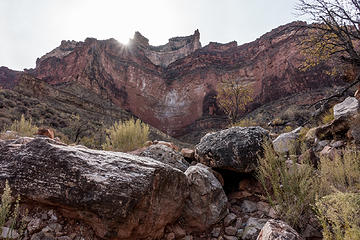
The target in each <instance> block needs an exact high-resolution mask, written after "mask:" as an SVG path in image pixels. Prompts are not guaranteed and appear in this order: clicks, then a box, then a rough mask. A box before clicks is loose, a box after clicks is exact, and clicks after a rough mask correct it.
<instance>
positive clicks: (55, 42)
mask: <svg viewBox="0 0 360 240" xmlns="http://www.w3.org/2000/svg"><path fill="white" fill-rule="evenodd" d="M296 3H297V0H272V1H270V0H97V1H95V0H0V33H1V35H0V66H7V67H9V68H11V69H14V70H22V69H24V68H33V67H35V61H36V58H37V57H41V56H42V55H44V54H45V53H47V52H49V51H51V50H52V49H54V48H55V47H57V46H59V45H60V42H61V40H77V41H83V40H84V39H85V38H87V37H95V38H97V39H108V38H115V39H117V40H118V41H119V42H121V43H127V42H128V40H129V38H132V37H133V35H134V32H135V31H140V32H141V33H142V34H143V35H144V36H145V37H147V38H148V39H149V40H150V44H151V45H161V44H164V43H166V42H167V40H168V39H169V38H171V37H175V36H186V35H190V34H192V33H193V32H194V30H195V29H199V31H200V41H201V43H202V45H203V46H205V45H206V44H208V43H209V42H210V41H212V42H221V43H226V42H230V41H233V40H236V41H237V42H238V44H241V43H246V42H250V41H253V40H255V39H256V38H258V37H260V36H261V35H262V34H264V33H266V32H268V31H270V30H271V29H273V28H275V27H277V26H279V25H282V24H286V23H288V22H291V21H294V20H296V18H297V17H296V15H295V10H294V7H295V5H296Z"/></svg>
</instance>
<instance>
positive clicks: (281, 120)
mask: <svg viewBox="0 0 360 240" xmlns="http://www.w3.org/2000/svg"><path fill="white" fill-rule="evenodd" d="M284 123H285V122H284V120H283V119H280V118H275V119H274V120H272V121H271V124H272V125H274V126H280V125H283V124H284Z"/></svg>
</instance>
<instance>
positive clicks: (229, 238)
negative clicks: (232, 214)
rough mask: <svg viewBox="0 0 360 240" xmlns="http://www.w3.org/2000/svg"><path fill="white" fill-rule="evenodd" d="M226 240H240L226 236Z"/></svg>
mask: <svg viewBox="0 0 360 240" xmlns="http://www.w3.org/2000/svg"><path fill="white" fill-rule="evenodd" d="M224 239H226V240H238V238H237V237H234V236H227V235H224Z"/></svg>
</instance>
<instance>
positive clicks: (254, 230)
mask: <svg viewBox="0 0 360 240" xmlns="http://www.w3.org/2000/svg"><path fill="white" fill-rule="evenodd" d="M266 222H267V219H259V218H253V217H250V218H249V219H248V220H247V222H246V226H245V229H244V232H243V235H242V239H244V240H255V239H256V238H257V236H258V234H259V232H260V231H261V229H262V228H263V226H264V225H265V223H266Z"/></svg>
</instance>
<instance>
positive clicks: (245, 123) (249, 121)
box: [230, 118, 259, 127]
mask: <svg viewBox="0 0 360 240" xmlns="http://www.w3.org/2000/svg"><path fill="white" fill-rule="evenodd" d="M230 126H231V127H252V126H259V124H258V123H257V122H256V121H255V120H254V119H253V118H244V119H241V120H240V121H238V122H236V123H234V124H231V125H230Z"/></svg>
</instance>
